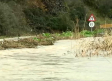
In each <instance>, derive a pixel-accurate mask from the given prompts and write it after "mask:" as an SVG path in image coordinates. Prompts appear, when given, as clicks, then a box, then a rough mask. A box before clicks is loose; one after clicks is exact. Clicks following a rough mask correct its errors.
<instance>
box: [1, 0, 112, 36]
mask: <svg viewBox="0 0 112 81" xmlns="http://www.w3.org/2000/svg"><path fill="white" fill-rule="evenodd" d="M111 2H112V1H111V0H102V1H100V0H92V1H91V0H0V35H1V36H17V35H18V36H20V35H25V34H35V33H36V34H38V33H42V32H51V33H54V32H55V31H66V30H73V29H74V27H75V28H76V29H77V27H79V31H81V30H83V29H88V22H85V20H87V19H88V17H89V16H90V14H94V15H95V17H96V19H97V21H96V28H98V27H99V25H100V24H104V23H105V21H106V22H107V23H111V18H112V3H111ZM107 4H108V5H107ZM84 25H86V26H84ZM84 27H85V28H84Z"/></svg>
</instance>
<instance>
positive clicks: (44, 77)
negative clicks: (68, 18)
mask: <svg viewBox="0 0 112 81" xmlns="http://www.w3.org/2000/svg"><path fill="white" fill-rule="evenodd" d="M76 43H77V42H76V41H74V40H61V41H57V42H56V43H55V44H54V45H53V46H39V47H37V48H31V49H10V50H1V51H0V81H112V58H111V57H75V54H74V49H75V48H76V45H75V44H76ZM74 45H75V46H74Z"/></svg>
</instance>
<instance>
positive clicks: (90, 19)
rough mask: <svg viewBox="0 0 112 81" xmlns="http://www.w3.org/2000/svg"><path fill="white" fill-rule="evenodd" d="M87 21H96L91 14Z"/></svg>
mask: <svg viewBox="0 0 112 81" xmlns="http://www.w3.org/2000/svg"><path fill="white" fill-rule="evenodd" d="M88 21H91V22H92V21H96V19H95V17H94V15H93V14H91V16H90V17H89V19H88Z"/></svg>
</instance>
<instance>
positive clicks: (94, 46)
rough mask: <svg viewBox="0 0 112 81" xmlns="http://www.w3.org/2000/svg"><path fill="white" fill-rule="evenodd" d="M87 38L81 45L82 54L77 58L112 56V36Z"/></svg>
mask: <svg viewBox="0 0 112 81" xmlns="http://www.w3.org/2000/svg"><path fill="white" fill-rule="evenodd" d="M90 39H92V40H89V38H86V40H83V41H82V43H80V46H79V49H80V50H81V52H80V54H77V55H76V56H82V57H86V56H89V57H92V56H110V55H112V36H106V37H95V38H90Z"/></svg>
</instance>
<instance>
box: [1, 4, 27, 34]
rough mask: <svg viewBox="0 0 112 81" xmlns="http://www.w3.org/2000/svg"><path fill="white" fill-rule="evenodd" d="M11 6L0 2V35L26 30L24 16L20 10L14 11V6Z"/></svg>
mask: <svg viewBox="0 0 112 81" xmlns="http://www.w3.org/2000/svg"><path fill="white" fill-rule="evenodd" d="M14 4H15V3H14ZM11 5H12V4H11ZM16 6H17V5H16ZM16 6H15V7H16ZM12 7H13V8H12ZM12 7H11V6H10V5H9V4H7V3H3V2H0V35H6V36H15V35H18V34H20V33H22V32H24V31H26V30H28V25H27V24H26V22H25V19H24V16H23V15H22V14H21V12H16V11H17V10H16V11H15V10H14V8H15V7H14V6H12ZM16 9H17V7H16ZM19 9H20V8H18V11H19ZM25 27H26V28H25Z"/></svg>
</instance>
